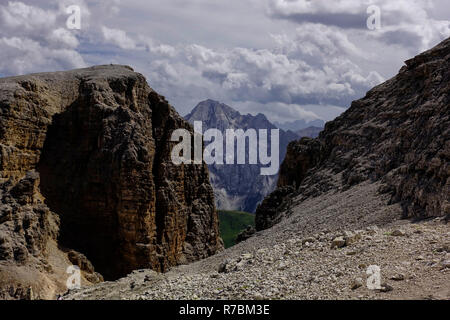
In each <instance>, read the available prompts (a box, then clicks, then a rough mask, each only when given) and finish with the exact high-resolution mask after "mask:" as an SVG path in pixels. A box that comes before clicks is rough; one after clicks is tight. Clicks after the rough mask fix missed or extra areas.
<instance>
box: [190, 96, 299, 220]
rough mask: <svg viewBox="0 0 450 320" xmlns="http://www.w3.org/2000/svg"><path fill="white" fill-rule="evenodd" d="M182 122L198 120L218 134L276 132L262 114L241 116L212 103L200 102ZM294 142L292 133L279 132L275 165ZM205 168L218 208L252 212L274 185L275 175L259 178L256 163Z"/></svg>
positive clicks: (209, 101) (232, 110) (205, 127)
mask: <svg viewBox="0 0 450 320" xmlns="http://www.w3.org/2000/svg"><path fill="white" fill-rule="evenodd" d="M185 119H186V120H187V121H189V122H190V123H191V124H192V123H194V121H202V124H203V130H204V131H205V130H207V129H209V128H216V129H218V130H220V131H221V132H222V133H225V130H226V129H243V130H244V131H245V130H247V129H257V130H258V129H267V130H271V129H276V127H275V126H274V125H273V124H272V123H271V122H269V120H267V118H266V117H265V116H264V115H263V114H258V115H256V116H252V115H250V114H247V115H241V114H240V113H239V112H238V111H236V110H234V109H233V108H231V107H230V106H227V105H225V104H223V103H220V102H217V101H214V100H206V101H203V102H200V103H199V104H198V105H197V106H196V107H195V108H194V109H193V110H192V112H191V113H190V114H188V115H187V116H186V117H185ZM294 139H298V136H297V135H296V134H295V133H293V132H291V131H288V132H285V131H283V130H280V148H279V154H280V162H279V163H281V161H282V160H283V159H284V156H285V153H286V148H287V145H288V143H289V142H290V141H292V140H294ZM235 157H236V156H235ZM235 163H236V161H235ZM208 167H209V171H210V177H211V184H212V186H213V189H214V194H215V198H216V205H217V207H218V208H219V209H223V210H241V211H246V212H254V211H255V209H256V206H257V204H258V203H259V202H260V201H261V200H262V199H263V198H264V197H265V196H266V195H267V194H269V193H270V192H271V191H273V189H274V188H275V186H276V180H277V176H276V175H273V176H262V175H260V168H261V165H259V164H256V165H250V164H245V165H238V164H235V165H228V164H227V165H220V164H212V165H209V166H208Z"/></svg>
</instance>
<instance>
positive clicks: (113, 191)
mask: <svg viewBox="0 0 450 320" xmlns="http://www.w3.org/2000/svg"><path fill="white" fill-rule="evenodd" d="M0 113H1V117H0V155H1V156H0V182H3V183H5V182H6V181H11V183H14V181H15V182H17V181H19V180H20V179H22V177H24V176H25V175H26V174H27V172H29V171H31V170H35V174H36V175H38V176H39V175H40V180H41V181H40V187H38V188H37V189H36V192H39V194H41V195H42V202H43V203H45V205H46V206H47V207H48V209H49V210H50V211H52V212H54V213H56V214H57V216H58V217H59V220H60V228H59V243H60V244H61V245H63V246H65V247H68V248H71V249H75V250H77V251H79V252H81V253H82V254H84V255H85V258H86V257H87V259H89V260H90V261H91V262H92V264H93V266H94V267H95V270H96V271H98V272H100V273H101V274H102V275H103V276H104V277H105V278H106V279H115V278H118V277H120V276H124V275H126V274H127V273H129V272H130V271H132V270H134V269H138V268H152V269H154V270H157V271H165V270H166V269H167V268H169V267H170V266H174V265H177V264H181V263H187V262H190V261H194V260H197V259H200V258H204V257H207V256H209V255H212V254H214V253H215V252H216V251H217V250H220V249H221V248H222V242H221V239H220V237H219V231H218V218H217V214H216V210H215V206H214V195H213V191H212V189H211V186H210V184H209V174H208V169H207V167H206V165H189V166H188V165H186V166H175V165H174V164H173V163H172V161H171V159H170V151H171V148H172V147H173V146H174V145H175V142H170V141H169V139H170V136H171V133H172V131H173V130H175V129H178V128H185V129H188V130H190V131H191V132H192V131H193V130H192V128H191V126H190V125H189V124H188V123H187V122H186V121H184V120H183V119H182V118H181V117H180V116H179V115H178V114H177V113H176V111H175V110H174V109H173V108H172V107H171V106H170V105H169V104H168V103H167V101H166V100H165V99H164V98H163V97H162V96H159V95H158V94H157V93H156V92H154V91H153V90H152V89H151V88H150V87H149V86H148V84H147V82H146V80H145V78H144V77H143V76H142V75H140V74H138V73H135V72H134V71H133V70H132V69H131V68H129V67H125V66H99V67H92V68H88V69H80V70H73V71H68V72H58V73H47V74H36V75H30V76H22V77H13V78H5V79H0ZM44 199H45V200H44ZM1 212H2V213H1V214H0V221H2V220H3V219H6V218H2V217H3V215H5V217H9V214H12V215H15V214H16V212H17V211H14V210H13V211H12V212H11V213H5V214H3V211H1ZM5 212H6V211H5ZM43 242H45V241H43ZM78 260H79V259H78ZM78 260H77V261H78ZM81 260H84V258H83V259H81ZM81 260H80V261H81ZM84 264H85V265H89V264H88V263H87V262H85V263H84Z"/></svg>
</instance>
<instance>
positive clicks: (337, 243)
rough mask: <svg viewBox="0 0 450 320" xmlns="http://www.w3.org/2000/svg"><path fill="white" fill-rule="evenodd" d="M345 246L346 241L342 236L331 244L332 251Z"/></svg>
mask: <svg viewBox="0 0 450 320" xmlns="http://www.w3.org/2000/svg"><path fill="white" fill-rule="evenodd" d="M344 246H345V239H344V237H342V236H339V237H336V238H334V239H333V241H332V242H331V249H334V248H342V247H344Z"/></svg>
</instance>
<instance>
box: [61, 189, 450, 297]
mask: <svg viewBox="0 0 450 320" xmlns="http://www.w3.org/2000/svg"><path fill="white" fill-rule="evenodd" d="M379 188H380V185H379V184H377V183H375V184H369V183H363V184H361V185H358V186H356V187H354V188H352V189H350V190H347V191H344V192H341V193H337V192H336V193H328V194H326V195H324V196H321V197H318V198H314V199H310V200H307V201H305V202H303V203H301V204H300V205H298V206H296V207H295V209H294V211H293V212H290V213H288V217H287V218H286V219H285V220H284V221H283V222H282V223H280V224H278V225H276V226H274V227H273V228H271V229H269V230H265V231H262V232H258V233H257V234H256V235H255V236H254V237H252V238H250V239H248V240H247V241H245V242H242V243H240V244H238V245H236V246H234V247H232V248H230V249H227V250H225V251H223V252H221V253H219V254H216V255H215V256H212V257H210V258H207V259H205V260H202V261H198V262H196V263H193V264H190V265H185V266H179V267H176V268H174V269H172V270H171V271H169V272H167V273H165V274H160V273H156V272H153V271H151V270H137V271H134V272H133V273H132V274H130V275H129V276H127V277H126V278H122V279H120V280H118V281H115V282H104V283H102V284H98V285H95V286H92V287H88V288H82V289H81V290H75V291H72V292H69V293H68V294H66V295H65V296H64V299H149V300H154V299H450V226H449V225H448V224H447V223H446V221H445V220H444V218H434V219H430V220H427V221H422V222H414V221H411V220H398V219H397V218H398V217H399V215H400V214H401V208H400V207H399V206H398V205H388V203H387V201H388V197H387V196H384V195H380V194H379V193H378V192H377V190H378V189H379ZM373 265H376V266H379V267H380V278H381V281H380V284H381V286H380V288H379V289H369V288H368V287H367V281H368V280H369V283H371V282H370V279H372V278H370V274H367V269H368V267H369V266H373Z"/></svg>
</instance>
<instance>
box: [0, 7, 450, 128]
mask: <svg viewBox="0 0 450 320" xmlns="http://www.w3.org/2000/svg"><path fill="white" fill-rule="evenodd" d="M72 5H76V6H78V7H79V8H80V29H71V28H69V27H68V25H67V20H68V19H69V18H70V16H71V14H70V13H67V11H66V10H67V8H68V7H69V6H72ZM378 13H379V15H378ZM374 14H375V15H374ZM378 17H379V19H378ZM71 21H73V20H71ZM448 37H450V1H448V0H395V1H392V0H333V1H330V0H146V1H144V0H140V1H138V0H105V1H98V0H95V1H91V0H62V1H61V0H58V1H57V0H47V1H42V0H32V1H31V0H30V1H27V0H22V1H5V0H0V76H1V77H4V76H12V75H19V74H28V73H33V72H46V71H59V70H69V69H74V68H82V67H88V66H92V65H98V64H110V63H113V64H125V65H129V66H131V67H133V68H134V70H135V71H137V72H140V73H142V74H143V75H144V76H145V77H146V78H147V80H148V82H149V84H150V86H151V87H152V88H153V89H155V90H156V91H157V92H158V93H160V94H162V95H164V96H165V97H166V98H167V99H168V100H169V102H170V103H171V104H172V105H173V106H174V107H175V108H176V109H177V111H178V112H179V113H180V114H181V115H186V114H187V113H189V111H190V110H191V109H192V108H193V107H194V106H195V105H196V104H197V103H198V102H200V101H202V100H205V99H214V100H218V101H221V102H223V103H226V104H229V105H230V106H232V107H234V108H235V109H237V110H239V111H240V112H241V113H251V114H257V113H264V114H265V115H266V116H267V117H268V118H269V119H270V120H272V121H279V122H284V121H293V120H298V119H305V120H313V119H323V120H326V121H328V120H331V119H333V118H335V117H336V116H338V115H339V114H340V113H342V112H343V111H345V109H346V108H348V107H349V106H350V103H351V101H353V100H355V99H358V98H361V97H363V96H364V95H365V93H366V92H367V91H368V90H369V89H371V88H372V87H374V86H375V85H377V84H380V83H382V82H383V81H385V80H387V79H389V78H390V77H392V76H394V75H395V74H397V72H398V70H399V69H400V68H401V67H402V65H403V62H404V61H405V60H407V59H409V58H411V57H413V56H415V55H417V54H419V53H420V52H422V51H425V50H427V49H430V48H431V47H433V46H434V45H436V44H438V43H439V42H440V41H442V40H444V39H446V38H448Z"/></svg>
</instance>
